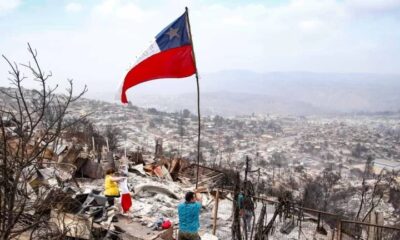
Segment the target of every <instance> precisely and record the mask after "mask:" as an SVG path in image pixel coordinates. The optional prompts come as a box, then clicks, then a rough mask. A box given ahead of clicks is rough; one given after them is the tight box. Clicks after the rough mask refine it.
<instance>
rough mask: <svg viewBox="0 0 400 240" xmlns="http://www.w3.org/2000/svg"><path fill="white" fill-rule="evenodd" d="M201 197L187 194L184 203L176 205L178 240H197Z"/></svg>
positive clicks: (192, 193) (198, 237) (191, 193)
mask: <svg viewBox="0 0 400 240" xmlns="http://www.w3.org/2000/svg"><path fill="white" fill-rule="evenodd" d="M200 210H201V195H200V194H195V193H194V192H187V193H186V195H185V202H183V203H180V204H179V205H178V216H179V234H178V240H199V239H200V236H199V233H198V231H199V228H200Z"/></svg>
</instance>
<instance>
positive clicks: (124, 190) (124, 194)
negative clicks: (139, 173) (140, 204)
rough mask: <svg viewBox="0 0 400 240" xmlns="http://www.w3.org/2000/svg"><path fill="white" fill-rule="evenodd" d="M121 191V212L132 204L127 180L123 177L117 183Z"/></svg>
mask: <svg viewBox="0 0 400 240" xmlns="http://www.w3.org/2000/svg"><path fill="white" fill-rule="evenodd" d="M118 185H119V190H120V192H121V208H122V212H123V213H127V212H128V211H129V209H130V208H131V206H132V198H131V193H130V191H129V188H128V180H127V178H124V179H123V180H122V181H120V182H119V183H118Z"/></svg>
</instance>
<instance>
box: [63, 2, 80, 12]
mask: <svg viewBox="0 0 400 240" xmlns="http://www.w3.org/2000/svg"><path fill="white" fill-rule="evenodd" d="M82 9H83V6H82V4H80V3H76V2H70V3H68V4H67V5H66V6H65V11H67V12H70V13H77V12H80V11H82Z"/></svg>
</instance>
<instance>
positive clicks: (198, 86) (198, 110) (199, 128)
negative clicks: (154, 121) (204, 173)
mask: <svg viewBox="0 0 400 240" xmlns="http://www.w3.org/2000/svg"><path fill="white" fill-rule="evenodd" d="M185 10H186V11H185V14H186V17H187V23H188V28H189V39H190V44H191V45H192V53H193V62H194V67H195V69H196V84H197V117H198V134H197V171H196V189H197V185H198V182H199V166H200V133H201V131H200V130H201V123H200V84H199V73H198V72H197V65H196V55H195V54H194V46H193V40H192V30H191V28H190V21H189V9H188V7H185Z"/></svg>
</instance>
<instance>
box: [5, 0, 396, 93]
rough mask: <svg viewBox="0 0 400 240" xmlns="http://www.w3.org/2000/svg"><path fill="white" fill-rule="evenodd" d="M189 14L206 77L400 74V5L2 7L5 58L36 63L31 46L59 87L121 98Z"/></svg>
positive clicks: (61, 1) (203, 1)
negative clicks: (139, 65)
mask: <svg viewBox="0 0 400 240" xmlns="http://www.w3.org/2000/svg"><path fill="white" fill-rule="evenodd" d="M185 6H188V7H189V15H190V21H191V26H192V33H193V42H194V49H195V52H196V59H197V65H198V70H199V72H200V74H202V73H212V72H218V71H224V70H233V69H241V70H249V71H254V72H276V71H279V72H287V71H308V72H333V73H353V72H357V73H360V72H361V73H379V74H400V68H399V63H400V27H399V26H400V0H265V1H261V0H219V1H218V0H192V1H187V0H186V1H184V0H154V1H151V0H131V1H127V0H98V1H94V0H86V1H72V0H0V53H1V54H4V55H5V56H7V57H8V58H9V59H10V60H12V61H16V62H21V63H26V62H27V61H29V55H28V52H27V50H26V48H27V42H29V43H30V44H31V45H32V46H33V47H34V48H35V49H37V51H38V57H39V61H40V62H41V64H42V66H43V68H44V69H45V70H51V71H52V73H53V79H52V81H54V84H55V83H58V81H64V80H65V79H74V82H75V85H76V86H77V87H78V88H80V87H82V86H83V85H85V84H87V85H88V87H89V91H92V94H94V93H96V92H102V91H103V90H104V89H108V90H109V89H117V87H118V85H119V84H120V82H121V80H122V79H123V77H124V76H125V74H126V73H127V71H128V70H129V69H130V68H131V67H132V65H133V64H134V62H135V59H136V57H137V56H138V55H140V53H141V52H142V51H143V50H145V49H146V48H147V47H148V45H149V43H151V41H152V40H153V38H154V36H155V35H157V33H158V32H159V31H161V30H162V29H163V28H164V27H165V26H166V25H168V24H169V23H170V22H172V21H173V20H174V19H176V18H177V17H178V16H180V15H181V14H182V13H183V12H184V8H185ZM8 70H9V68H8V66H7V64H6V62H5V61H3V59H2V60H1V61H0V79H1V80H0V85H1V86H8V81H7V71H8ZM64 82H65V81H64ZM27 84H30V83H27Z"/></svg>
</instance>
